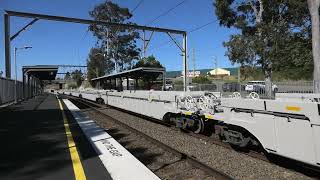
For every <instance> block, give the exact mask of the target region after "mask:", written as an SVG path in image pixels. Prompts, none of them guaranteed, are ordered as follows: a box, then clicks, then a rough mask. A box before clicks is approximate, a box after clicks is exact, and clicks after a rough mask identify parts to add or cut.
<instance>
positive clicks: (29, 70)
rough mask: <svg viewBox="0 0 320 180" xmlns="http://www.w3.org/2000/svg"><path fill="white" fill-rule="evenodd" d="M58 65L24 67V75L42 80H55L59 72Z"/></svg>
mask: <svg viewBox="0 0 320 180" xmlns="http://www.w3.org/2000/svg"><path fill="white" fill-rule="evenodd" d="M58 68H59V67H58V66H56V65H35V66H22V70H23V73H24V74H28V75H31V76H34V77H36V78H38V79H40V80H54V79H55V78H56V75H57V72H58Z"/></svg>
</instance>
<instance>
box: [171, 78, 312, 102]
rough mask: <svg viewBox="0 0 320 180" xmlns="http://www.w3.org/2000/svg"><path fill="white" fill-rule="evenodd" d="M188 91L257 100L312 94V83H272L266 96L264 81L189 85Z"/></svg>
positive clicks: (178, 89) (181, 88)
mask: <svg viewBox="0 0 320 180" xmlns="http://www.w3.org/2000/svg"><path fill="white" fill-rule="evenodd" d="M188 89H189V90H190V91H213V92H215V91H217V92H221V95H222V96H224V97H230V96H233V95H234V93H235V92H237V93H239V94H240V95H241V97H248V96H250V95H256V96H257V97H259V98H270V97H274V96H275V93H313V81H287V82H272V87H271V88H270V89H272V92H271V94H270V95H267V91H266V85H265V82H264V81H249V82H241V83H238V82H224V81H217V82H213V83H212V84H191V85H189V86H188ZM173 90H175V91H183V85H174V86H173ZM239 94H238V95H239Z"/></svg>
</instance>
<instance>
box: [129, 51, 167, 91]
mask: <svg viewBox="0 0 320 180" xmlns="http://www.w3.org/2000/svg"><path fill="white" fill-rule="evenodd" d="M138 67H154V68H163V66H162V64H161V63H160V62H159V61H158V60H157V59H156V58H155V57H154V56H153V55H152V56H149V57H146V58H142V59H140V60H139V61H138V62H137V63H136V64H135V65H134V66H133V68H138ZM158 76H159V73H152V74H151V73H146V74H143V75H142V80H143V81H144V84H146V85H147V86H148V88H150V87H151V84H150V82H151V81H155V80H156V79H157V78H158Z"/></svg>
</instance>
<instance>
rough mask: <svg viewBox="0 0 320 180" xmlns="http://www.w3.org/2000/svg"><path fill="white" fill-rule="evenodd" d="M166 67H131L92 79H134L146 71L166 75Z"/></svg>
mask: <svg viewBox="0 0 320 180" xmlns="http://www.w3.org/2000/svg"><path fill="white" fill-rule="evenodd" d="M165 72H166V69H165V68H153V67H139V68H135V69H130V70H127V71H122V72H119V73H115V74H109V75H105V76H101V77H97V78H94V79H92V81H99V80H108V79H115V78H123V77H125V78H132V79H139V78H140V77H142V76H143V75H144V74H145V73H148V74H150V73H155V74H163V75H165Z"/></svg>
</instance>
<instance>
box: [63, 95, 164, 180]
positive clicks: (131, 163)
mask: <svg viewBox="0 0 320 180" xmlns="http://www.w3.org/2000/svg"><path fill="white" fill-rule="evenodd" d="M63 102H64V103H65V104H66V106H67V107H68V109H69V110H70V111H71V113H72V115H73V117H74V118H75V119H76V121H77V123H78V124H79V126H80V127H81V129H82V131H83V132H84V134H85V135H86V137H87V138H88V139H89V141H90V143H91V144H92V146H93V147H94V148H95V150H96V152H97V154H98V155H99V158H100V159H101V161H102V163H103V164H104V166H105V168H106V169H107V170H108V172H109V173H110V175H111V177H112V178H113V179H114V180H128V179H132V180H134V179H137V180H153V179H157V180H159V179H160V178H159V177H157V176H156V175H155V174H154V173H153V172H152V171H151V170H150V169H148V168H147V167H146V166H145V165H144V164H142V163H141V162H140V161H139V160H138V159H136V158H135V157H134V156H133V155H132V154H131V153H130V152H129V151H127V150H126V149H125V148H124V147H123V146H121V145H120V144H119V143H118V142H117V141H116V140H115V139H113V138H112V137H111V136H110V135H109V134H108V133H107V132H105V131H104V130H103V129H102V128H100V127H99V126H98V125H97V124H96V123H95V122H94V121H93V120H91V119H89V118H88V117H87V116H84V115H83V114H82V113H81V112H80V110H79V108H78V107H77V106H75V105H74V104H73V103H72V102H70V101H69V100H68V99H64V100H63Z"/></svg>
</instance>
